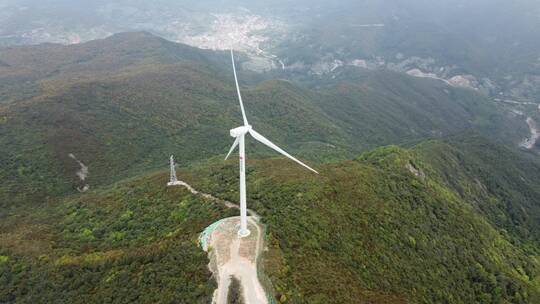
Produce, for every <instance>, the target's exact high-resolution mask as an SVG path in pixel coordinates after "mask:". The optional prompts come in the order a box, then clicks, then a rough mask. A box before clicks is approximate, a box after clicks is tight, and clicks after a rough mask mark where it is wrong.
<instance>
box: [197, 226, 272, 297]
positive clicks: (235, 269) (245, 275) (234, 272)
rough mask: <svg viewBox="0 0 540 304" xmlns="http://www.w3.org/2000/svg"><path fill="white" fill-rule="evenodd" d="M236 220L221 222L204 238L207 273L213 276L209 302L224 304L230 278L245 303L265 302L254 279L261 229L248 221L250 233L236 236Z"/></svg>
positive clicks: (260, 243) (263, 292)
mask: <svg viewBox="0 0 540 304" xmlns="http://www.w3.org/2000/svg"><path fill="white" fill-rule="evenodd" d="M239 224H240V217H232V218H227V219H224V220H221V221H220V222H219V223H218V225H217V226H216V227H215V228H214V230H213V231H212V232H211V233H210V235H209V236H208V240H207V242H206V245H207V248H205V250H206V251H208V252H209V255H210V270H211V271H212V272H213V273H214V274H215V275H216V279H217V282H218V288H217V290H216V291H215V292H214V299H213V303H216V304H227V293H228V291H229V284H230V283H231V282H230V278H231V276H234V277H236V278H237V279H238V280H240V283H241V285H242V290H243V293H244V294H243V297H244V299H245V302H246V303H249V304H258V303H261V304H265V303H268V301H267V298H266V293H265V291H264V288H263V287H262V285H261V283H260V282H259V278H258V276H257V258H258V256H259V254H260V251H261V246H262V237H263V235H262V229H261V227H259V224H258V223H257V220H256V218H254V217H253V216H251V217H249V218H248V229H250V231H251V232H252V233H251V235H250V236H248V237H245V238H239V237H238V226H239Z"/></svg>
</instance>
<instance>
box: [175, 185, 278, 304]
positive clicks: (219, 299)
mask: <svg viewBox="0 0 540 304" xmlns="http://www.w3.org/2000/svg"><path fill="white" fill-rule="evenodd" d="M177 185H179V186H184V187H186V188H187V189H188V190H189V191H190V192H191V193H193V194H195V195H202V196H203V197H205V198H207V199H210V200H213V201H215V202H218V203H221V204H223V205H225V206H226V207H228V208H238V206H237V205H236V204H233V203H231V202H228V201H223V200H220V199H218V198H216V197H214V196H212V195H210V194H206V193H201V192H199V191H197V190H195V189H194V188H193V187H191V186H190V185H189V184H187V183H185V182H182V181H179V182H178V183H177ZM248 212H249V214H250V216H249V217H248V229H249V230H250V231H251V234H250V235H249V236H248V237H245V238H239V237H238V234H237V233H238V227H239V225H240V217H231V218H226V219H222V220H220V221H218V222H216V223H213V224H212V225H210V226H208V227H207V228H206V229H205V231H204V232H203V233H202V234H201V237H200V242H201V246H202V247H203V249H204V250H205V251H206V252H208V255H209V258H210V264H209V268H210V271H212V273H214V275H215V277H216V280H217V283H218V288H217V289H216V290H215V291H214V296H213V300H212V303H213V304H227V295H228V292H229V285H230V282H231V280H230V278H231V276H235V277H236V278H237V279H238V280H239V281H240V284H241V287H242V291H243V292H242V294H243V296H244V300H245V303H246V304H268V299H267V296H266V292H265V291H264V288H263V287H262V285H261V283H260V281H259V277H258V275H257V262H258V259H259V256H260V254H261V252H262V250H263V246H264V237H265V236H264V234H263V231H264V229H263V227H262V226H261V224H260V223H259V216H258V215H257V214H256V213H255V212H253V211H251V210H248Z"/></svg>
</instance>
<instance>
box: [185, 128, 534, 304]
mask: <svg viewBox="0 0 540 304" xmlns="http://www.w3.org/2000/svg"><path fill="white" fill-rule="evenodd" d="M480 151H481V153H482V154H481V155H482V156H480ZM479 157H481V158H482V160H481V161H478V162H476V161H473V160H475V159H477V158H479ZM250 165H251V166H250V170H249V171H248V173H249V174H248V181H250V183H249V185H248V189H249V191H250V192H248V193H250V196H249V198H248V199H249V201H250V204H251V206H253V208H254V209H255V210H257V212H259V213H260V214H261V216H262V218H263V219H264V221H265V222H266V223H267V225H268V230H269V234H270V237H269V241H270V250H269V252H268V253H267V255H266V264H265V265H266V271H267V273H268V274H269V275H270V277H271V279H272V281H273V283H274V286H275V288H276V290H277V298H278V299H282V300H283V302H284V303H366V302H368V303H536V302H537V301H539V300H540V298H539V296H540V285H539V275H540V263H539V260H538V250H539V249H540V243H539V242H538V240H537V238H536V235H537V233H536V223H537V220H535V219H536V218H537V217H538V216H539V215H540V213H539V212H538V207H537V206H536V204H535V202H538V201H540V192H539V190H540V187H539V186H538V185H537V182H536V181H537V180H538V179H537V177H538V166H539V165H540V164H539V163H538V161H537V160H535V159H531V158H529V157H527V156H523V155H521V154H519V153H514V152H512V151H510V150H507V149H504V148H499V147H498V145H497V144H494V143H491V142H489V141H486V140H485V139H483V138H482V137H479V136H475V135H470V136H469V135H468V136H462V137H458V138H453V139H450V140H449V141H447V140H444V141H441V140H435V141H428V142H425V143H422V144H419V145H417V146H415V147H414V148H411V149H404V148H400V147H397V146H389V147H383V148H378V149H375V150H373V151H370V152H366V153H364V154H362V155H361V156H360V157H358V158H357V159H356V160H354V161H346V162H340V163H335V164H329V165H326V166H323V167H320V168H318V169H319V170H320V172H321V176H313V175H311V174H309V173H305V172H303V171H301V170H297V169H296V168H294V167H292V166H288V165H287V162H286V161H284V160H283V161H282V160H272V161H269V160H260V161H256V162H255V161H252V162H251V163H250ZM235 167H236V166H235V164H234V163H228V164H226V165H220V164H216V165H210V166H207V167H204V168H200V169H198V170H195V171H193V172H188V173H184V178H186V179H187V180H189V181H190V182H193V184H195V185H197V187H201V188H203V189H205V190H206V191H211V192H212V193H219V194H220V195H221V196H222V197H224V198H228V199H232V200H234V199H236V196H237V193H236V190H235V189H237V182H238V181H237V177H236V174H235Z"/></svg>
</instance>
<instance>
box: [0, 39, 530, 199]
mask: <svg viewBox="0 0 540 304" xmlns="http://www.w3.org/2000/svg"><path fill="white" fill-rule="evenodd" d="M0 50H1V51H0V61H2V62H4V63H5V64H4V65H2V67H0V75H2V76H0V91H1V92H2V93H1V94H2V96H4V97H2V98H1V99H0V100H1V101H0V103H1V104H2V105H0V145H1V146H2V147H4V150H3V153H1V154H0V163H1V164H2V166H1V168H0V179H1V180H2V184H1V186H0V204H1V205H2V206H7V205H16V204H20V203H28V204H36V203H37V204H39V203H42V202H43V201H44V200H46V198H47V197H55V196H59V195H63V194H67V193H73V192H74V190H75V189H76V188H79V189H84V187H86V186H89V187H91V188H92V187H98V186H101V185H107V184H109V183H111V182H114V181H118V180H120V179H122V178H125V177H130V176H133V175H136V174H139V173H142V172H145V171H147V170H149V169H155V168H159V167H162V166H166V161H167V158H168V156H169V155H170V154H175V155H177V160H178V162H179V163H180V164H189V163H192V162H194V161H201V160H205V159H208V158H211V157H218V156H219V157H221V156H222V155H223V154H224V153H225V152H226V151H227V148H228V145H229V144H230V138H229V136H228V130H229V129H230V128H233V127H236V126H237V124H238V123H239V122H240V115H239V108H238V105H237V102H236V97H235V90H234V87H233V81H232V79H231V75H230V74H231V73H230V68H229V64H230V63H229V61H228V60H229V58H228V55H227V54H226V53H220V52H211V51H203V50H199V49H195V48H191V47H188V46H184V45H181V44H176V43H172V42H168V41H166V40H164V39H161V38H157V37H155V36H152V35H150V34H148V33H126V34H119V35H115V36H112V37H111V38H108V39H105V40H98V41H92V42H88V43H85V44H81V45H75V46H60V45H50V44H49V45H39V46H29V47H12V48H3V49H0ZM240 57H241V56H240ZM247 75H249V74H246V76H247ZM241 76H242V75H241ZM243 89H244V95H245V100H246V107H247V112H248V115H249V117H250V121H251V123H252V124H253V125H254V126H255V127H257V129H258V130H260V131H261V132H263V133H264V134H265V135H267V136H268V137H270V138H272V139H273V140H274V141H275V142H276V143H279V144H281V145H282V146H284V147H285V148H287V150H289V151H291V152H294V153H296V154H298V155H299V156H301V157H304V158H307V159H309V160H312V161H315V162H327V161H331V160H339V159H347V158H352V157H354V155H356V154H358V153H360V152H361V151H365V150H366V149H371V148H374V147H376V146H379V145H387V144H397V143H411V142H417V141H420V140H423V139H426V138H438V137H443V136H447V135H451V134H454V133H456V132H461V131H463V130H465V129H471V128H472V129H477V130H479V132H481V133H482V134H485V135H487V136H490V137H492V138H498V139H501V140H504V141H505V142H510V143H512V144H514V143H517V142H519V141H520V140H522V138H523V137H524V136H525V134H526V132H527V130H526V125H525V124H524V123H523V121H521V119H518V118H517V117H515V115H514V116H512V114H511V113H508V112H507V111H505V110H504V109H502V108H499V106H498V105H496V104H494V103H492V102H490V101H489V100H488V99H486V98H484V97H482V96H481V95H479V94H477V93H474V92H473V91H469V90H464V89H457V88H452V87H449V86H446V85H442V84H441V83H438V82H434V81H430V80H422V79H415V78H412V77H409V76H405V75H400V74H397V73H393V72H367V73H360V74H359V75H355V76H354V77H353V76H351V77H349V78H348V79H347V80H336V81H335V82H331V83H323V84H321V85H320V87H319V89H316V90H309V89H307V88H304V87H302V86H299V85H297V84H294V83H291V82H287V81H283V80H268V81H262V82H261V83H258V84H254V85H251V86H245V87H244V88H243ZM249 148H250V149H252V147H249ZM260 151H261V150H259V152H260ZM262 151H266V150H262ZM259 155H269V153H268V152H263V153H262V154H259ZM79 162H80V163H82V164H83V165H84V167H85V168H86V169H85V170H86V171H87V172H86V173H87V174H85V177H84V178H81V177H80V176H77V174H76V173H77V172H78V170H80V169H81V164H80V163H79Z"/></svg>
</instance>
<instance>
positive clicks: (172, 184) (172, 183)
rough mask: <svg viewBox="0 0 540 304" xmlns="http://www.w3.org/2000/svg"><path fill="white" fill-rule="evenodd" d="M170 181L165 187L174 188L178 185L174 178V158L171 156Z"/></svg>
mask: <svg viewBox="0 0 540 304" xmlns="http://www.w3.org/2000/svg"><path fill="white" fill-rule="evenodd" d="M170 163H171V181H170V182H169V183H167V186H176V185H179V183H178V179H177V178H176V164H175V163H174V156H172V155H171V158H170Z"/></svg>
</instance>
